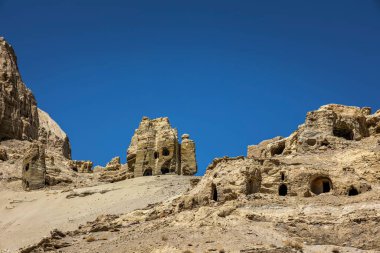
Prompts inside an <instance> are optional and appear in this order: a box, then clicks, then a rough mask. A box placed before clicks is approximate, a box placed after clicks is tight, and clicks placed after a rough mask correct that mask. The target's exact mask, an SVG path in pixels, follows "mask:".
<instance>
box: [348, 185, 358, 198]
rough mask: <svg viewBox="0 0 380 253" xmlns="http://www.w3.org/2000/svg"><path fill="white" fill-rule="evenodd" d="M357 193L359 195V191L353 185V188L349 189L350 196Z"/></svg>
mask: <svg viewBox="0 0 380 253" xmlns="http://www.w3.org/2000/svg"><path fill="white" fill-rule="evenodd" d="M356 195H359V192H358V190H357V189H356V188H355V187H353V186H351V188H350V189H349V190H348V196H356Z"/></svg>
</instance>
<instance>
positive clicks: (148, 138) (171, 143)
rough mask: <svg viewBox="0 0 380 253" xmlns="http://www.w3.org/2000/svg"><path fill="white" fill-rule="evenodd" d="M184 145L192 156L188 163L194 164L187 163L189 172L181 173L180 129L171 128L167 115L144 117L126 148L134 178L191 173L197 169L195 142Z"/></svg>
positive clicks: (186, 152) (186, 154) (189, 155)
mask: <svg viewBox="0 0 380 253" xmlns="http://www.w3.org/2000/svg"><path fill="white" fill-rule="evenodd" d="M191 142H192V141H191ZM192 143H193V142H192ZM185 146H186V150H185V156H186V157H191V158H189V159H187V160H189V162H187V160H186V162H187V163H186V164H190V163H191V164H192V165H191V166H193V167H192V168H188V165H187V166H186V173H182V169H181V146H180V144H179V142H178V133H177V129H175V128H172V127H171V125H170V122H169V119H168V118H157V119H149V118H148V117H143V119H142V121H141V123H140V125H139V127H138V129H136V131H135V134H134V135H133V137H132V140H131V144H130V146H129V148H128V150H127V162H128V169H129V171H131V172H133V174H134V176H135V177H140V176H151V175H162V174H168V173H171V174H179V175H181V174H186V175H190V174H191V175H192V174H194V173H196V170H197V169H196V168H197V167H196V161H195V144H194V145H192V144H190V146H189V147H187V146H188V145H185Z"/></svg>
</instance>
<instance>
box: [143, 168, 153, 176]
mask: <svg viewBox="0 0 380 253" xmlns="http://www.w3.org/2000/svg"><path fill="white" fill-rule="evenodd" d="M152 175H153V171H152V169H146V170H145V171H144V174H143V176H144V177H145V176H152Z"/></svg>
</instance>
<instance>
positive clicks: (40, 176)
mask: <svg viewBox="0 0 380 253" xmlns="http://www.w3.org/2000/svg"><path fill="white" fill-rule="evenodd" d="M45 177H46V164H45V148H44V146H43V145H41V144H37V143H35V144H33V145H32V146H31V147H30V149H29V150H28V151H27V153H26V155H25V157H24V161H23V165H22V186H23V188H24V190H35V189H39V188H43V187H45Z"/></svg>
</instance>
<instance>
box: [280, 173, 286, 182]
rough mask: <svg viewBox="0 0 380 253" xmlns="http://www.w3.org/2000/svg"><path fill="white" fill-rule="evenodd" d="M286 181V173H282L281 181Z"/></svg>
mask: <svg viewBox="0 0 380 253" xmlns="http://www.w3.org/2000/svg"><path fill="white" fill-rule="evenodd" d="M284 180H285V173H284V172H281V181H284Z"/></svg>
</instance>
